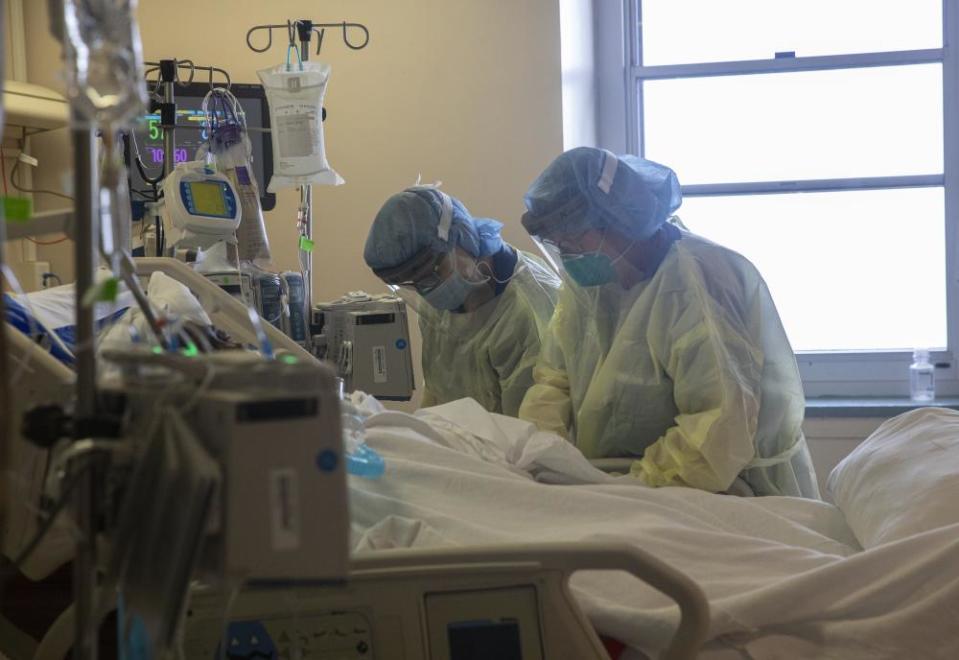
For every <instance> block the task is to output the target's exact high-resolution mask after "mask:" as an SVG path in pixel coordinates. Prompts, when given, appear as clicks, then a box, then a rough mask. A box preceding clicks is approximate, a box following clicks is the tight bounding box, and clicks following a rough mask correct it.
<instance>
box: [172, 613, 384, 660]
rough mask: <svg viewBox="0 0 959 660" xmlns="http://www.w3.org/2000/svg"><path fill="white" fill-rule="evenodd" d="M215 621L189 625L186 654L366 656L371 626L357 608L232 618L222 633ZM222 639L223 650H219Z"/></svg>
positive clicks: (240, 658)
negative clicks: (341, 610) (243, 618)
mask: <svg viewBox="0 0 959 660" xmlns="http://www.w3.org/2000/svg"><path fill="white" fill-rule="evenodd" d="M217 628H218V627H217V626H201V627H192V628H191V627H190V626H189V625H188V628H187V634H186V639H185V640H184V641H185V649H186V650H187V657H189V658H191V659H192V658H196V659H197V660H199V659H201V658H202V659H203V660H219V658H227V659H228V660H301V659H302V660H369V659H370V658H373V657H375V656H374V654H373V631H372V628H371V626H370V622H369V620H368V618H367V617H366V616H365V615H364V614H363V613H361V612H356V611H353V612H328V613H314V614H307V613H304V614H303V615H300V616H297V615H294V614H293V613H289V614H287V615H286V616H276V617H275V618H274V617H269V618H262V619H254V620H247V621H232V622H231V623H230V625H229V626H228V627H227V630H226V635H221V634H218V632H217ZM221 640H223V641H225V643H226V649H225V650H221V648H220V644H221Z"/></svg>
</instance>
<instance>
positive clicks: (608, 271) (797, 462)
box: [520, 148, 819, 498]
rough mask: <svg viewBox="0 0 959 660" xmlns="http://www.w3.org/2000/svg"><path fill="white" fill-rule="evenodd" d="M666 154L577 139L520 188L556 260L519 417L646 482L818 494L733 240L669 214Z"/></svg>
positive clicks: (758, 299)
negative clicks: (638, 153)
mask: <svg viewBox="0 0 959 660" xmlns="http://www.w3.org/2000/svg"><path fill="white" fill-rule="evenodd" d="M680 202H681V194H680V188H679V182H678V180H677V178H676V175H675V174H674V173H673V171H672V170H670V169H669V168H668V167H664V166H663V165H659V164H657V163H654V162H652V161H649V160H644V159H642V158H638V157H635V156H616V155H614V154H612V153H610V152H608V151H604V150H600V149H593V148H577V149H573V150H571V151H568V152H566V153H564V154H562V155H561V156H559V157H558V158H557V159H556V160H555V161H553V163H552V164H550V165H549V167H547V168H546V170H545V171H544V172H543V173H542V174H541V175H540V176H539V177H538V178H537V179H536V181H534V182H533V184H532V185H531V186H530V188H529V190H528V192H527V194H526V207H527V213H526V214H525V215H524V216H523V225H524V227H525V228H526V230H527V231H528V232H529V233H530V234H531V235H532V236H533V238H534V239H535V240H536V241H537V242H538V243H539V244H540V246H541V247H542V248H543V249H544V251H545V252H546V253H547V255H549V256H550V257H551V259H552V260H553V261H554V263H555V265H556V266H557V267H558V268H559V269H560V270H561V272H562V273H563V281H564V287H563V290H562V292H561V294H560V300H559V303H558V304H557V307H556V311H555V313H554V315H553V318H552V321H551V323H550V327H549V331H548V333H547V335H546V337H545V338H544V340H543V348H542V351H541V353H540V358H539V362H538V363H537V365H536V368H535V369H534V374H533V375H534V381H535V383H534V385H533V387H532V388H531V389H530V391H529V392H528V393H527V395H526V398H525V399H524V400H523V404H522V407H521V409H520V417H522V418H524V419H527V420H530V421H533V422H535V423H536V424H537V425H538V426H539V427H540V428H542V429H546V430H551V431H555V432H557V433H560V434H562V435H564V436H566V437H568V438H570V439H571V440H573V441H574V442H575V443H576V445H577V446H578V447H579V448H580V449H581V450H582V451H583V453H584V454H585V455H586V456H587V457H590V458H600V457H636V460H635V461H634V462H633V463H632V469H631V473H632V474H633V475H634V476H635V477H637V478H638V479H640V480H641V481H642V482H643V483H645V484H647V485H649V486H688V487H693V488H699V489H703V490H707V491H711V492H730V493H737V494H754V495H795V496H803V497H810V498H818V497H819V489H818V486H817V482H816V475H815V471H814V469H813V466H812V461H811V459H810V456H809V451H808V448H807V446H806V440H805V438H804V437H803V433H802V421H803V414H804V409H805V399H804V396H803V390H802V383H801V381H800V377H799V371H798V368H797V365H796V360H795V357H794V355H793V351H792V348H791V347H790V345H789V341H788V339H787V337H786V333H785V331H784V329H783V326H782V322H781V321H780V318H779V314H778V313H777V311H776V306H775V305H774V304H773V300H772V297H771V296H770V293H769V290H768V289H767V287H766V284H765V282H764V281H763V279H762V277H761V276H760V274H759V272H758V271H757V270H756V268H755V267H754V266H753V265H752V264H751V263H750V262H749V261H748V260H747V259H746V258H745V257H743V256H742V255H740V254H737V253H736V252H733V251H732V250H729V249H727V248H724V247H722V246H720V245H717V244H715V243H712V242H710V241H708V240H706V239H704V238H701V237H699V236H696V235H694V234H692V233H689V232H688V231H686V230H684V229H683V228H682V225H681V224H680V223H679V222H678V219H677V218H675V217H674V216H673V215H672V214H673V212H674V211H675V210H676V209H677V208H678V207H679V205H680Z"/></svg>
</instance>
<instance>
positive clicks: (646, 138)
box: [598, 0, 959, 396]
mask: <svg viewBox="0 0 959 660" xmlns="http://www.w3.org/2000/svg"><path fill="white" fill-rule="evenodd" d="M608 4H609V5H610V6H611V5H615V4H617V3H608ZM599 5H600V6H602V5H606V3H599ZM617 9H621V10H622V16H621V18H620V19H619V25H622V26H623V34H624V35H625V39H624V43H625V48H624V50H625V52H624V53H623V54H622V59H621V61H623V62H625V65H626V66H625V73H626V75H625V77H624V78H625V83H626V84H625V97H624V103H625V107H626V122H625V124H626V125H625V127H624V130H623V138H624V140H623V142H624V144H625V146H626V149H627V150H628V151H630V152H632V153H637V154H640V155H642V156H644V157H646V158H649V159H652V160H656V161H659V162H662V163H664V164H666V165H669V166H670V167H672V168H673V169H675V170H676V172H677V174H678V176H679V180H680V183H681V184H682V185H683V205H682V207H681V208H680V210H679V212H678V215H679V216H680V217H681V218H682V220H683V222H684V223H685V224H686V225H687V226H689V228H690V229H691V230H692V231H694V232H696V233H698V234H701V235H703V236H706V237H707V238H711V239H713V240H716V241H717V242H719V243H722V244H723V245H726V246H728V247H731V248H733V249H735V250H737V251H739V252H741V253H742V254H744V255H745V256H746V257H747V258H749V259H750V260H751V261H752V262H753V263H755V264H756V266H757V267H758V268H759V270H760V272H761V273H762V274H763V276H764V278H765V279H766V281H767V283H768V284H769V287H770V290H771V291H772V294H773V297H774V299H775V301H776V304H777V307H778V308H779V311H780V315H781V316H782V319H783V323H784V325H785V327H786V331H787V333H788V334H789V337H790V341H791V343H792V345H793V348H794V350H795V351H796V354H797V360H798V362H799V364H800V370H801V371H802V374H803V380H804V384H805V386H806V391H807V394H808V395H810V396H819V395H847V396H882V395H888V396H893V395H904V394H906V393H908V378H907V374H908V371H907V367H908V364H909V363H910V362H911V356H912V353H911V352H912V349H913V348H917V347H928V348H931V349H933V358H934V362H936V363H938V366H939V368H938V369H937V378H938V379H939V386H938V387H937V392H938V393H941V394H959V380H957V378H956V374H955V369H954V367H953V364H954V363H955V354H956V352H957V351H959V304H957V302H959V298H957V295H959V285H957V283H956V280H957V276H959V251H957V249H956V245H957V239H959V232H957V226H959V223H957V214H959V173H957V167H956V164H957V158H959V143H957V136H959V54H957V53H956V52H955V50H954V49H953V48H949V47H944V46H943V44H950V43H959V38H957V37H959V0H624V2H623V5H622V7H621V8H617ZM598 11H600V12H603V11H609V9H608V8H607V9H605V10H604V9H602V8H600V9H598ZM598 24H599V25H606V26H608V25H610V22H609V20H608V17H605V18H604V17H602V16H601V17H600V20H599V21H598ZM950 35H956V36H954V37H952V38H951V39H950V38H949V37H950ZM600 91H601V95H602V94H603V93H604V92H603V90H602V89H601V90H600ZM608 96H609V95H607V97H608ZM603 105H604V102H603V101H602V99H601V102H600V106H601V107H602V106H603ZM605 105H609V103H608V102H607V103H605ZM600 121H604V117H603V116H602V114H601V116H600ZM601 136H602V133H601ZM603 146H611V145H603Z"/></svg>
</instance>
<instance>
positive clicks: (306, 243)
mask: <svg viewBox="0 0 959 660" xmlns="http://www.w3.org/2000/svg"><path fill="white" fill-rule="evenodd" d="M314 245H315V244H314V243H313V240H312V239H309V238H307V237H306V236H300V249H301V250H303V251H304V252H312V251H313V246H314Z"/></svg>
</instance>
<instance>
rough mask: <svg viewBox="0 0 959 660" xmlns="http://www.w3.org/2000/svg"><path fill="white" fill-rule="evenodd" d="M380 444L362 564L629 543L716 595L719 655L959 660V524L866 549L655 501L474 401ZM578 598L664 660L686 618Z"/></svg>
mask: <svg viewBox="0 0 959 660" xmlns="http://www.w3.org/2000/svg"><path fill="white" fill-rule="evenodd" d="M467 429H469V430H467ZM367 442H368V443H369V444H370V445H371V446H372V447H373V448H375V449H376V450H377V451H379V452H380V453H381V454H382V455H383V456H384V458H385V459H386V461H387V473H386V475H384V477H383V478H382V479H380V480H378V481H366V480H362V479H351V482H350V483H351V508H352V517H353V531H354V540H355V548H356V551H357V552H363V551H365V550H370V549H382V548H392V547H410V546H442V545H470V544H479V543H496V542H504V543H507V542H508V543H515V542H524V541H553V540H557V541H559V540H563V541H571V540H572V541H575V540H594V541H595V540H604V539H608V540H610V541H626V542H630V543H634V544H636V545H637V546H639V547H642V548H643V549H645V550H647V551H650V552H652V553H654V554H656V555H657V556H659V557H661V558H662V559H664V560H666V561H668V562H669V563H671V564H672V565H673V566H675V567H676V568H678V569H680V570H682V571H684V572H686V573H687V574H688V575H690V576H691V577H692V578H693V579H694V580H695V581H696V582H697V583H699V585H700V586H701V587H702V588H703V590H704V591H705V593H706V595H707V598H708V599H709V602H710V606H711V613H712V622H711V635H710V636H711V642H710V645H709V647H708V648H709V649H710V651H711V652H710V654H709V655H710V656H712V655H713V654H717V655H716V657H752V658H781V657H788V658H850V659H853V660H855V659H857V658H870V659H874V658H902V657H915V658H919V657H931V658H939V657H942V658H950V657H959V634H957V632H956V630H955V621H957V620H959V526H956V525H953V526H950V527H945V528H941V529H937V530H931V531H930V532H927V533H925V534H921V535H918V536H915V537H911V538H908V539H903V540H901V541H898V542H896V543H892V544H888V545H884V546H880V547H878V548H873V549H870V550H867V551H863V550H862V548H861V547H860V546H859V545H858V543H857V541H856V539H855V537H854V536H853V534H852V532H851V531H850V529H849V528H848V527H847V526H846V524H845V521H844V518H843V515H842V512H841V511H840V510H839V509H837V508H836V507H834V506H832V505H829V504H826V503H823V502H815V501H810V500H801V499H798V498H779V497H770V498H757V499H752V498H748V499H747V498H736V497H729V496H719V495H712V494H709V493H704V492H700V491H695V490H690V489H679V488H668V489H649V488H644V487H642V486H638V485H636V484H635V482H631V481H629V478H628V477H627V478H620V479H616V478H612V477H608V476H607V475H603V474H602V473H599V472H598V471H596V470H593V469H592V468H591V467H590V466H589V465H588V463H586V462H585V459H582V457H581V456H580V455H579V454H577V453H576V452H575V451H574V450H572V448H571V447H570V446H569V445H568V444H567V443H565V441H563V440H561V439H559V438H558V437H556V436H552V435H550V434H545V433H541V432H538V431H535V430H534V429H533V428H532V427H530V426H529V425H527V424H525V423H523V422H521V421H519V420H515V419H510V418H505V417H501V416H498V415H492V414H489V413H487V412H485V411H484V410H483V409H482V408H480V407H479V406H478V404H475V402H472V401H470V400H463V401H459V402H454V403H452V404H447V405H446V406H440V407H438V408H433V409H427V410H424V411H420V412H419V413H417V415H416V416H415V417H414V416H410V415H405V414H402V413H395V412H387V413H382V414H378V415H374V416H373V417H371V418H370V419H369V420H368V422H367ZM533 474H535V475H538V476H540V478H543V477H545V478H546V479H548V480H550V481H553V480H556V479H557V478H559V479H565V480H567V481H570V482H574V483H576V484H577V485H562V486H558V485H549V484H544V483H540V482H537V481H536V480H535V478H534V477H533V476H531V475H533ZM573 588H574V592H575V594H576V596H577V598H578V600H579V602H580V604H581V605H582V607H583V608H584V611H585V612H586V613H587V615H588V616H589V617H590V619H591V621H592V622H593V623H594V625H595V626H596V628H597V629H598V630H599V632H600V633H602V634H605V635H609V636H612V637H614V638H616V639H619V640H621V641H623V642H625V643H627V644H629V645H630V646H631V647H633V648H635V649H639V650H641V651H643V652H646V653H650V654H654V653H655V652H656V651H657V650H658V649H661V648H662V647H663V646H664V644H665V643H666V641H667V640H668V639H669V637H670V635H671V634H672V631H673V630H674V628H675V625H676V622H677V619H678V610H677V609H676V608H675V606H673V605H671V603H670V601H668V599H666V598H665V597H663V596H661V595H660V594H658V593H657V592H655V591H653V590H652V589H650V588H648V587H646V586H645V585H643V584H641V583H639V582H638V581H636V580H634V579H632V578H625V577H624V575H623V574H619V573H597V572H593V573H582V574H579V575H577V576H576V577H574V579H573Z"/></svg>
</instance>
